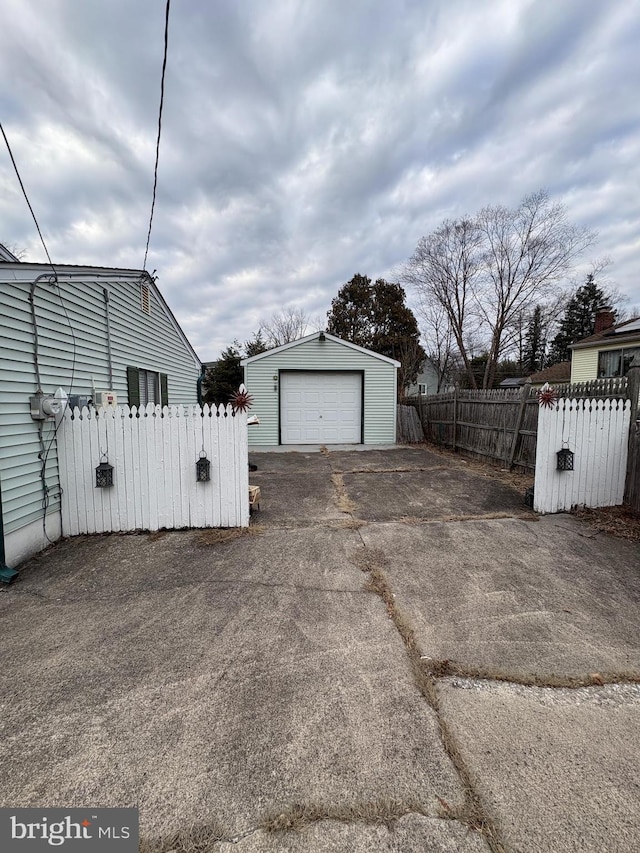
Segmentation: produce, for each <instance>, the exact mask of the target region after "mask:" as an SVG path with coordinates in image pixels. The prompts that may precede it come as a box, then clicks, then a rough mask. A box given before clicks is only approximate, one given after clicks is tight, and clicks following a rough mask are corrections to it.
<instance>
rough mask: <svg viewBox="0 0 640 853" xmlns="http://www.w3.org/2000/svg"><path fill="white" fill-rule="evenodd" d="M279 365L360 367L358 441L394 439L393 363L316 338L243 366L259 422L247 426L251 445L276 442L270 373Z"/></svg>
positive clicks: (276, 419)
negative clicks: (361, 420)
mask: <svg viewBox="0 0 640 853" xmlns="http://www.w3.org/2000/svg"><path fill="white" fill-rule="evenodd" d="M279 370H355V371H363V372H364V412H363V414H364V443H365V444H390V443H393V442H394V441H395V422H396V368H395V367H394V366H393V365H392V364H390V363H389V362H386V361H382V360H381V359H379V358H376V357H375V356H373V355H368V354H367V353H365V352H358V351H357V350H354V349H351V348H350V347H345V346H343V345H342V344H340V343H337V342H335V341H331V340H326V341H324V342H321V341H319V340H318V339H317V338H316V339H314V340H311V341H305V342H304V343H301V344H300V345H299V346H294V347H291V348H290V349H287V350H284V351H281V352H275V353H274V354H273V355H265V356H264V357H263V358H261V359H258V360H256V361H254V362H251V363H249V364H247V365H246V366H245V382H246V385H247V390H248V391H249V393H250V394H251V395H252V396H253V398H254V401H253V406H252V409H251V414H256V415H257V416H258V418H259V419H260V426H257V427H250V428H249V444H250V445H251V446H254V447H256V446H259V445H274V444H278V443H279V417H280V413H279V383H278V381H277V380H276V381H275V382H274V379H273V377H274V376H278V371H279ZM274 385H275V386H276V389H275V390H274Z"/></svg>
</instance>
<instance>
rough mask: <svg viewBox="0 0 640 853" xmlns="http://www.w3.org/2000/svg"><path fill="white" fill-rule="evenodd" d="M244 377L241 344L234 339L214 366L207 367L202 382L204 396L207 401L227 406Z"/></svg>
mask: <svg viewBox="0 0 640 853" xmlns="http://www.w3.org/2000/svg"><path fill="white" fill-rule="evenodd" d="M243 379H244V371H243V369H242V367H241V366H240V344H239V343H238V341H234V342H233V343H232V344H231V346H229V347H227V348H226V350H224V351H223V352H222V353H221V355H220V358H219V359H218V360H217V361H216V363H215V364H214V366H213V367H209V368H207V371H206V373H205V377H204V381H203V383H202V396H203V400H204V402H205V403H209V405H211V404H212V403H213V404H215V405H216V406H219V405H220V403H222V405H224V406H226V404H227V403H228V402H229V400H230V399H231V395H232V394H234V393H235V392H236V391H237V390H238V388H239V387H240V385H241V384H242V381H243Z"/></svg>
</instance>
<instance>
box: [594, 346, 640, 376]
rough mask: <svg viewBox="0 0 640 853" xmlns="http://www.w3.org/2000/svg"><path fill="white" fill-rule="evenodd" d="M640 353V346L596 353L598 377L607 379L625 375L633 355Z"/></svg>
mask: <svg viewBox="0 0 640 853" xmlns="http://www.w3.org/2000/svg"><path fill="white" fill-rule="evenodd" d="M637 353H640V347H627V348H625V349H610V350H605V351H604V352H599V353H598V378H599V379H608V378H610V377H614V376H626V375H627V373H628V372H629V368H630V367H631V362H632V361H633V357H634V356H635V355H636V354H637Z"/></svg>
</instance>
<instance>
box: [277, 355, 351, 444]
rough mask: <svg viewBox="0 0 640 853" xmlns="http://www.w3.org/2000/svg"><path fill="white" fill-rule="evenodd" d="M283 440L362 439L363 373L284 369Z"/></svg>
mask: <svg viewBox="0 0 640 853" xmlns="http://www.w3.org/2000/svg"><path fill="white" fill-rule="evenodd" d="M280 399H281V404H280V432H281V438H280V440H281V442H282V443H283V444H358V443H360V441H361V440H362V430H361V412H362V375H361V374H359V373H351V372H346V371H345V372H341V371H333V372H329V371H327V372H323V371H308V372H307V371H301V372H295V373H287V372H286V371H284V372H282V373H281V388H280Z"/></svg>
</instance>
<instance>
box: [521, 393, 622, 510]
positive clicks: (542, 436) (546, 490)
mask: <svg viewBox="0 0 640 853" xmlns="http://www.w3.org/2000/svg"><path fill="white" fill-rule="evenodd" d="M630 417H631V402H630V401H629V400H626V401H625V400H619V399H603V400H594V399H582V400H567V399H560V400H558V402H557V403H556V404H555V405H554V406H553V407H552V408H544V407H543V408H541V410H540V417H539V420H538V441H537V448H536V475H535V487H534V509H535V510H536V511H537V512H542V513H546V512H563V511H566V510H570V509H571V508H572V507H573V506H588V507H601V506H617V505H619V504H621V503H622V501H623V496H624V483H625V472H626V465H627V440H628V435H629V422H630ZM567 445H568V447H569V449H570V450H572V451H573V454H574V469H573V471H558V470H556V460H557V456H556V454H557V452H558V451H559V450H560V449H561V448H562V447H566V446H567Z"/></svg>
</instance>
